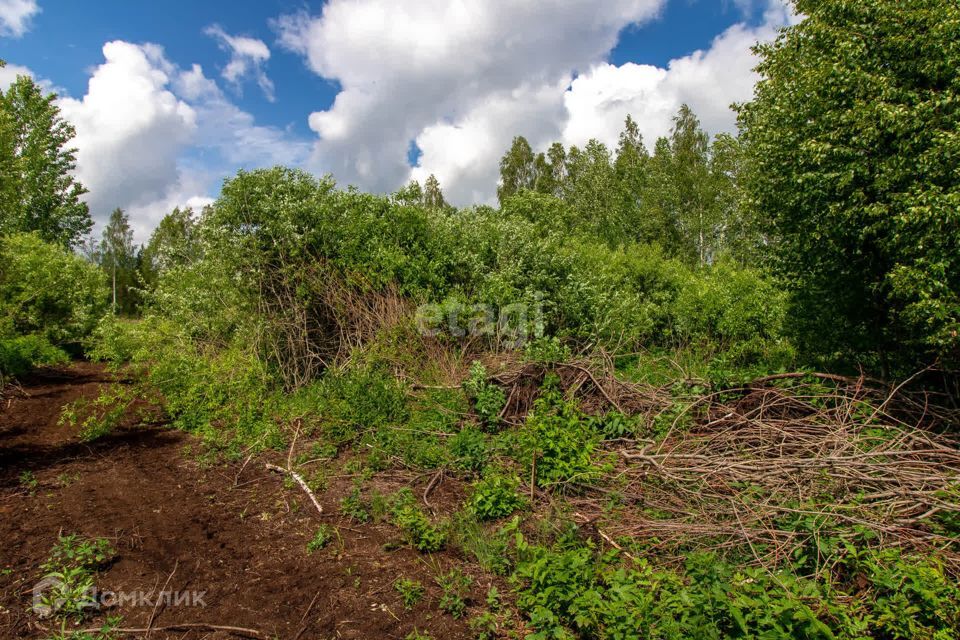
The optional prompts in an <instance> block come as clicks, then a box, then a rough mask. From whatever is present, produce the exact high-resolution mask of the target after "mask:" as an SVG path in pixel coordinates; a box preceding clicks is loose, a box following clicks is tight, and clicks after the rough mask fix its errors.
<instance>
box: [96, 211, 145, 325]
mask: <svg viewBox="0 0 960 640" xmlns="http://www.w3.org/2000/svg"><path fill="white" fill-rule="evenodd" d="M100 265H101V266H102V267H103V269H104V270H105V271H106V272H107V275H108V276H109V278H110V288H111V291H112V299H113V312H114V313H117V312H123V313H132V312H133V311H134V309H135V307H136V305H135V301H134V297H135V294H134V292H133V288H134V285H135V284H136V271H137V269H136V267H137V255H136V252H135V249H134V246H133V229H131V228H130V219H129V218H128V217H127V214H126V213H124V212H123V209H119V208H118V209H114V210H113V213H111V214H110V220H109V222H107V226H106V227H104V229H103V239H102V240H101V241H100Z"/></svg>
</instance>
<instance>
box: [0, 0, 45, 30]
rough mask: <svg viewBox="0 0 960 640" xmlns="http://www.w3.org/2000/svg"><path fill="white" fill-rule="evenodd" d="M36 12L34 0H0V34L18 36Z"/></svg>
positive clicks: (26, 28)
mask: <svg viewBox="0 0 960 640" xmlns="http://www.w3.org/2000/svg"><path fill="white" fill-rule="evenodd" d="M38 13H40V7H39V6H38V5H37V1H36V0H0V36H7V37H13V38H19V37H20V36H22V35H23V34H25V33H26V32H27V31H29V30H30V23H31V21H32V20H33V17H34V16H36V15H37V14H38Z"/></svg>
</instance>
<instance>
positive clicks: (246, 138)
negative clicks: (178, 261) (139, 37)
mask: <svg viewBox="0 0 960 640" xmlns="http://www.w3.org/2000/svg"><path fill="white" fill-rule="evenodd" d="M103 55H104V58H105V62H104V63H103V64H101V65H100V66H99V67H97V68H96V69H94V71H93V75H92V76H91V78H90V82H89V85H88V89H87V93H86V95H85V96H84V97H83V98H82V99H73V98H61V99H60V101H59V106H60V109H61V112H62V114H63V116H64V117H65V118H66V119H67V120H69V121H70V122H71V123H72V124H73V125H74V127H76V131H77V136H76V138H75V139H74V140H73V144H74V145H75V146H76V147H77V150H78V151H77V177H78V178H79V180H80V181H81V182H82V183H83V184H84V186H86V187H87V189H89V191H90V193H88V194H87V195H86V196H85V197H86V200H87V203H88V204H89V205H90V210H91V213H92V214H93V216H94V219H95V220H97V221H98V222H102V221H103V220H104V219H106V217H107V216H108V215H109V212H110V211H112V210H113V209H114V208H115V207H122V208H123V209H125V210H126V211H127V213H128V214H129V215H130V218H131V223H132V225H133V227H134V230H135V232H136V237H137V240H138V241H144V240H146V238H147V237H148V236H149V233H150V231H151V230H152V228H153V227H154V226H155V225H156V223H157V222H158V221H159V220H160V218H161V217H162V216H163V215H164V214H166V213H168V212H169V211H170V210H171V209H173V207H175V206H185V205H188V204H189V203H191V202H193V203H194V204H196V203H201V204H202V203H205V202H207V201H209V198H208V195H209V194H210V193H211V191H212V190H213V189H215V188H216V186H217V185H218V183H219V182H220V180H221V179H222V178H223V177H224V176H226V175H230V174H232V173H234V172H235V171H236V170H237V168H238V167H247V168H252V167H258V166H266V165H272V164H291V165H298V164H302V163H303V162H304V160H305V158H306V157H307V155H308V154H309V143H307V142H302V141H297V140H296V139H294V138H293V137H292V136H290V135H289V134H288V133H287V132H285V131H283V130H281V129H277V128H274V127H264V126H259V125H257V124H256V123H255V122H254V118H253V116H252V115H250V114H249V113H246V112H245V111H243V110H241V109H240V108H238V107H237V106H236V105H234V104H233V103H231V102H230V101H229V100H228V99H227V98H226V96H225V95H224V94H223V92H222V91H221V90H220V88H219V87H218V86H217V84H216V82H214V81H213V80H211V79H210V78H208V77H206V75H204V72H203V69H202V68H201V67H200V66H199V65H193V66H192V67H191V68H190V69H187V70H184V69H180V68H178V67H176V66H175V65H173V64H172V63H170V62H169V61H168V60H167V59H166V57H165V56H164V52H163V49H161V48H160V47H158V46H156V45H152V44H142V45H138V44H131V43H128V42H123V41H115V42H109V43H107V44H106V45H104V47H103Z"/></svg>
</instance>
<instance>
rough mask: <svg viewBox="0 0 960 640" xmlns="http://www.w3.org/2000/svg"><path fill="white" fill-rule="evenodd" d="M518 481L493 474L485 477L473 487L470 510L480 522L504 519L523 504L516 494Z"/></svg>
mask: <svg viewBox="0 0 960 640" xmlns="http://www.w3.org/2000/svg"><path fill="white" fill-rule="evenodd" d="M519 486H520V481H519V480H518V479H517V478H511V477H508V476H504V475H501V474H499V473H494V474H490V475H487V476H485V477H484V478H483V479H482V480H479V481H478V482H476V483H475V484H474V485H473V494H472V495H471V496H470V501H469V507H470V510H471V511H473V513H474V514H476V516H477V518H479V519H480V520H496V519H498V518H504V517H506V516H508V515H510V514H511V513H513V512H514V511H516V510H517V509H520V508H521V507H523V505H524V504H525V501H524V500H523V498H521V497H520V495H519V494H518V493H517V489H518V488H519Z"/></svg>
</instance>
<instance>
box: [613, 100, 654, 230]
mask: <svg viewBox="0 0 960 640" xmlns="http://www.w3.org/2000/svg"><path fill="white" fill-rule="evenodd" d="M649 164H650V154H649V152H648V151H647V148H646V146H645V145H644V144H643V136H641V135H640V128H639V127H638V126H637V123H636V121H635V120H634V119H633V118H632V117H631V116H627V119H626V121H625V122H624V125H623V131H622V132H621V133H620V142H619V144H618V145H617V156H616V160H614V163H613V167H614V171H615V173H616V176H617V188H618V191H619V198H620V205H619V208H620V214H621V216H623V218H624V225H625V227H626V228H627V229H628V233H629V235H630V237H633V238H635V239H637V240H645V241H651V240H655V239H656V235H657V230H656V227H655V225H654V224H653V222H654V221H653V220H652V219H651V218H650V217H649V216H647V215H644V214H645V211H644V209H645V202H644V198H643V194H644V192H645V191H646V187H647V172H648V171H649V169H650V167H649Z"/></svg>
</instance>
